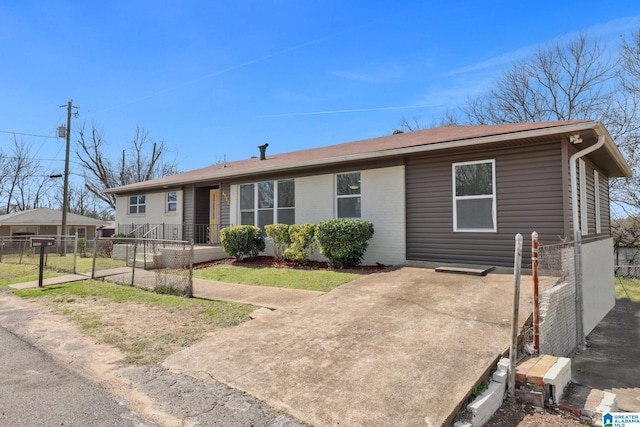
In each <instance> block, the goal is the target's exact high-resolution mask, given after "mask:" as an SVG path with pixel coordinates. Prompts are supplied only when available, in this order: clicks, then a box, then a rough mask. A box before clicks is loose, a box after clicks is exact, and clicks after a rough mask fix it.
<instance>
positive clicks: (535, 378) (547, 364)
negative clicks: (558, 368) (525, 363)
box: [527, 354, 558, 388]
mask: <svg viewBox="0 0 640 427" xmlns="http://www.w3.org/2000/svg"><path fill="white" fill-rule="evenodd" d="M557 361H558V358H557V357H555V356H549V355H546V354H545V355H544V356H542V357H540V358H539V359H538V363H536V364H535V365H534V366H533V367H532V368H531V369H529V371H528V372H527V382H528V383H529V384H531V385H535V386H536V387H540V388H541V387H543V385H544V382H543V378H544V376H545V375H546V374H547V372H548V371H549V369H551V367H552V366H553V365H555V364H556V362H557Z"/></svg>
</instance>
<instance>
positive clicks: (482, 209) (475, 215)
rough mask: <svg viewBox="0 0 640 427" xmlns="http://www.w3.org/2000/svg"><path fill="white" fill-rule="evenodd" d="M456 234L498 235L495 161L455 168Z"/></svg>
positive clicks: (454, 166) (468, 163) (454, 206)
mask: <svg viewBox="0 0 640 427" xmlns="http://www.w3.org/2000/svg"><path fill="white" fill-rule="evenodd" d="M453 231H469V232H474V231H476V232H491V231H497V223H496V184H495V160H485V161H479V162H464V163H454V164H453Z"/></svg>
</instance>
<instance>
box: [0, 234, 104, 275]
mask: <svg viewBox="0 0 640 427" xmlns="http://www.w3.org/2000/svg"><path fill="white" fill-rule="evenodd" d="M43 238H50V239H54V240H55V244H54V245H53V246H48V247H46V248H45V249H44V251H45V267H46V268H48V269H52V270H56V271H61V272H65V273H76V261H77V257H78V256H79V255H82V254H83V253H86V251H88V250H90V247H89V248H88V247H87V243H88V242H86V241H85V240H84V239H78V237H77V236H74V235H68V236H50V235H33V236H11V237H0V262H3V263H7V264H27V265H38V264H39V263H40V248H32V247H31V239H43ZM79 243H80V244H79ZM89 246H92V244H91V243H89ZM61 255H66V256H61Z"/></svg>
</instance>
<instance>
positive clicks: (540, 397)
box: [515, 389, 544, 408]
mask: <svg viewBox="0 0 640 427" xmlns="http://www.w3.org/2000/svg"><path fill="white" fill-rule="evenodd" d="M515 391H516V397H517V398H518V399H520V400H521V401H523V402H526V403H530V404H532V405H533V406H537V407H538V408H544V393H542V392H541V391H535V390H520V389H516V390H515Z"/></svg>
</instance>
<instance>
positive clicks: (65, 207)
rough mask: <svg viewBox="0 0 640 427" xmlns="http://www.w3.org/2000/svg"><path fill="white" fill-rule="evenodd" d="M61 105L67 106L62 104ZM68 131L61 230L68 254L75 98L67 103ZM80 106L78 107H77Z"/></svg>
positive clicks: (65, 253)
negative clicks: (70, 160) (68, 216)
mask: <svg viewBox="0 0 640 427" xmlns="http://www.w3.org/2000/svg"><path fill="white" fill-rule="evenodd" d="M60 107H65V105H61V106H60ZM66 107H67V131H66V135H65V137H66V144H67V147H66V155H65V158H64V189H63V192H62V230H61V231H60V236H61V239H60V240H61V242H62V255H63V256H66V255H67V244H66V239H65V236H66V235H67V211H68V210H69V147H70V145H71V109H72V108H74V107H73V100H70V101H69V102H68V103H67V105H66ZM75 108H78V107H75Z"/></svg>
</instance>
